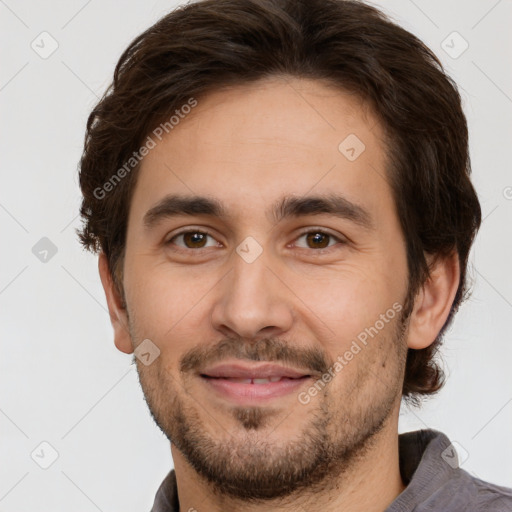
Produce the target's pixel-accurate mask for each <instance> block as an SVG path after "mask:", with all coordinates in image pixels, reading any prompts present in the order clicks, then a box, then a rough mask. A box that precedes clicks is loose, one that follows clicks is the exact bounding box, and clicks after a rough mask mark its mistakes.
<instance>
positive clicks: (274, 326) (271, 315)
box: [211, 251, 294, 342]
mask: <svg viewBox="0 0 512 512" xmlns="http://www.w3.org/2000/svg"><path fill="white" fill-rule="evenodd" d="M264 255H265V251H264V252H263V253H262V254H261V255H260V256H259V257H258V258H257V259H256V260H255V261H253V262H252V263H248V262H246V261H245V260H244V259H243V258H241V257H240V256H239V255H238V254H236V253H234V254H233V260H234V261H233V267H232V269H231V271H230V272H228V273H227V275H226V276H225V277H224V279H222V280H221V281H220V282H219V283H218V284H217V286H216V291H217V294H218V295H217V296H216V299H215V303H214V306H213V309H212V313H211V321H212V325H213V327H214V329H216V330H217V331H219V332H221V333H222V334H223V335H224V336H227V337H240V338H242V339H246V340H248V341H249V340H250V341H253V342H257V341H259V340H260V339H262V338H266V337H277V336H281V335H282V334H283V333H285V332H286V331H288V330H289V329H290V328H291V326H292V323H293V318H294V309H293V293H292V292H291V290H290V289H289V288H288V286H286V284H285V283H284V282H283V280H282V278H280V277H278V271H274V270H272V268H271V266H270V262H269V261H268V259H267V258H266V257H265V256H264ZM276 270H277V269H276Z"/></svg>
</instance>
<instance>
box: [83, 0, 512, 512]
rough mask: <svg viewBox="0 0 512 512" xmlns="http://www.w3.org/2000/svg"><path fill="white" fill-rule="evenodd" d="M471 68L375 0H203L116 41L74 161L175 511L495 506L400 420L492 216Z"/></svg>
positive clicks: (430, 387) (500, 498)
mask: <svg viewBox="0 0 512 512" xmlns="http://www.w3.org/2000/svg"><path fill="white" fill-rule="evenodd" d="M469 173H470V162H469V157H468V141H467V126H466V120H465V117H464V114H463V112H462V108H461V104H460V97H459V95H458V92H457V89H456V86H455V85H454V84H453V82H452V81H451V80H450V79H449V78H448V77H447V76H446V75H445V74H444V72H443V70H442V68H441V65H440V63H439V62H438V60H437V59H436V57H435V56H434V55H433V54H432V53H431V52H430V51H429V50H428V49H427V48H426V47H425V46H424V45H423V44H422V43H421V42H420V41H419V40H418V39H416V38H415V37H414V36H413V35H411V34H410V33H408V32H406V31H405V30H403V29H402V28H400V27H398V26H396V25H395V24H393V23H391V22H390V21H389V20H387V19H386V18H385V17H384V16H383V15H382V14H381V13H380V12H379V11H377V10H375V9H374V8H372V7H370V6H367V5H365V4H363V3H360V2H352V1H343V0H322V1H320V0H266V1H263V0H259V1H256V0H206V1H201V2H196V3H190V4H187V5H185V6H182V7H181V8H179V9H177V10H176V11H174V12H172V13H170V14H169V15H167V16H165V17H164V18H163V19H161V20H160V21H159V22H158V23H156V24H155V25H154V26H153V27H151V28H150V29H148V30H147V31H146V32H145V33H144V34H142V35H141V36H139V37H138V38H137V39H136V40H135V41H134V42H133V43H132V44H131V45H130V46H129V48H128V49H127V50H126V51H125V53H124V54H123V55H122V57H121V59H120V61H119V63H118V65H117V67H116V71H115V75H114V82H113V85H112V87H111V88H110V89H109V91H107V94H106V95H105V96H104V98H103V99H102V100H101V101H100V102H99V104H98V105H97V106H96V108H95V109H94V110H93V112H92V114H91V116H90V118H89V121H88V125H87V136H86V143H85V148H84V154H83V157H82V160H81V168H80V185H81V188H82V192H83V196H84V199H83V204H82V208H81V213H82V216H83V220H84V226H83V229H82V231H81V233H80V237H81V241H82V243H83V244H84V245H85V246H86V247H87V248H89V249H93V250H97V251H99V252H100V255H99V271H100V275H101V280H102V283H103V287H104V289H105V293H106V297H107V302H108V307H109V311H110V316H111V320H112V324H113V327H114V335H115V344H116V346H117V348H118V349H119V350H121V351H122V352H125V353H128V354H129V353H134V359H135V361H136V363H137V369H138V372H139V377H140V382H141V386H142V388H143V391H144V394H145V398H146V401H147V403H148V406H149V409H150V411H151V414H152V416H153V418H154V420H155V422H156V423H157V425H158V426H159V427H160V428H161V429H162V431H163V432H164V433H165V435H166V436H167V437H168V439H169V441H170V442H171V451H172V456H173V460H174V464H175V469H174V470H172V471H171V472H170V473H169V474H168V475H167V477H166V478H165V480H164V482H163V483H162V485H161V486H160V488H159V490H158V492H157V496H156V498H155V503H154V506H153V511H154V512H163V511H177V510H181V511H199V512H201V511H203V510H204V511H223V512H226V511H235V510H244V511H254V512H256V511H263V510H264V511H291V510H293V511H306V510H307V511H323V512H328V511H334V510H345V511H363V510H364V511H383V510H387V511H389V512H391V511H393V512H398V511H412V510H414V511H427V510H429V511H432V510H439V511H443V512H449V511H457V512H460V511H469V510H486V511H504V510H512V490H511V489H507V488H504V487H498V486H495V485H493V484H490V483H487V482H484V481H481V480H478V479H476V478H474V477H472V476H470V475H469V474H468V473H467V472H466V471H464V470H462V469H460V468H459V467H458V465H457V461H456V458H457V456H456V454H455V451H454V448H453V446H452V445H451V444H450V441H449V440H448V438H447V437H446V436H445V435H444V434H442V433H441V432H437V431H434V430H422V431H418V432H409V433H407V434H402V435H401V436H399V435H398V416H399V410H400V404H401V400H402V398H403V399H405V400H407V401H409V402H411V403H413V404H419V403H420V400H421V398H422V397H424V396H429V395H432V394H434V393H435V392H437V391H438V390H439V389H440V388H441V387H442V384H443V374H442V372H441V370H440V368H439V367H438V366H437V365H436V363H435V361H434V359H433V358H434V355H435V353H436V351H437V350H438V348H439V345H440V343H441V339H442V335H443V333H444V332H445V330H446V328H447V327H448V325H449V324H450V322H451V320H452V318H453V315H454V313H455V312H456V310H457V308H458V306H459V305H460V303H461V301H462V298H463V296H464V293H465V291H466V286H465V279H466V266H467V260H468V253H469V250H470V247H471V244H472V242H473V239H474V236H475V234H476V231H477V229H478V227H479V225H480V221H481V212H480V206H479V202H478V199H477V196H476V193H475V191H474V189H473V186H472V184H471V182H470V179H469Z"/></svg>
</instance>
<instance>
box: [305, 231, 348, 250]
mask: <svg viewBox="0 0 512 512" xmlns="http://www.w3.org/2000/svg"><path fill="white" fill-rule="evenodd" d="M301 238H305V242H306V246H305V247H304V245H298V247H301V248H306V249H326V248H328V247H331V246H332V245H336V242H342V240H340V239H339V238H337V237H335V236H334V235H331V234H330V233H324V232H323V231H317V230H315V231H306V232H305V233H302V235H300V236H299V238H298V239H297V240H300V239H301Z"/></svg>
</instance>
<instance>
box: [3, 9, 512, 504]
mask: <svg viewBox="0 0 512 512" xmlns="http://www.w3.org/2000/svg"><path fill="white" fill-rule="evenodd" d="M375 4H376V5H379V6H380V7H381V8H383V9H384V10H385V11H386V12H388V13H389V14H390V15H391V16H392V17H393V18H394V19H395V20H396V21H398V22H399V23H400V24H401V25H403V26H404V27H405V28H407V29H408V30H410V31H412V32H413V33H415V34H416V35H418V36H419V37H420V38H421V39H422V40H424V41H425V42H426V43H427V44H428V45H429V46H430V47H431V48H432V49H434V51H435V52H436V53H437V55H439V56H440V58H441V59H442V61H443V63H444V64H445V65H446V68H447V70H448V72H449V73H450V74H451V76H453V77H454V78H455V80H456V81H457V82H458V84H459V85H460V88H461V93H462V96H463V100H464V106H465V111H466V114H467V117H468V122H469V126H470V142H471V148H472V149H471V156H472V164H473V169H474V178H473V179H474V183H475V185H476V188H477V191H478V194H479V197H480V199H481V203H482V208H483V215H484V222H483V225H482V229H481V232H480V233H479V235H478V238H477V241H476V245H475V247H474V250H473V252H472V255H471V261H472V265H473V269H472V271H471V275H472V276H473V278H474V281H475V284H474V292H473V297H472V299H471V300H470V301H469V302H468V303H467V304H466V305H465V306H463V308H462V309H461V311H460V313H459V314H458V317H457V319H456V322H455V325H454V327H453V328H452V330H451V331H450V332H449V334H448V336H447V339H446V341H445V345H444V349H443V354H444V361H445V366H446V369H447V372H448V374H449V379H448V383H447V385H446V387H445V388H444V390H443V391H442V392H441V394H440V395H439V396H438V397H437V398H435V399H433V400H431V401H430V402H428V403H427V404H426V405H425V406H424V407H423V408H422V409H420V410H415V411H407V410H404V411H403V414H402V416H401V420H400V431H401V432H403V431H407V430H412V429H417V428H427V427H432V428H436V429H439V430H442V431H444V432H445V433H446V434H447V435H448V436H449V437H450V438H451V439H452V440H455V441H457V442H458V443H459V444H460V446H459V447H458V450H462V453H463V454H464V453H465V452H467V453H468V454H469V457H468V458H467V460H465V461H464V462H463V465H462V467H463V468H465V469H466V470H468V471H469V472H470V473H473V474H475V475H477V476H479V477H480V478H483V479H485V480H490V481H493V482H495V483H498V484H502V485H507V486H512V435H511V426H512V377H511V370H510V366H511V362H512V336H511V335H510V320H511V318H512V276H511V273H510V262H511V261H512V242H511V236H510V235H511V228H510V226H511V223H512V200H511V199H512V188H510V187H512V174H511V172H510V162H509V160H510V157H509V152H510V145H511V142H512V138H511V131H512V129H511V127H512V123H511V120H512V119H511V118H512V100H511V97H512V71H511V66H510V62H512V55H511V54H512V48H511V47H512V45H511V29H510V27H511V21H512V3H511V1H510V0H501V1H496V0H493V1H477V0H472V1H467V0H457V1H450V2H449V3H448V2H446V1H444V0H429V1H427V0H415V1H414V2H413V1H411V0H401V1H399V0H393V1H386V2H383V1H381V2H375ZM174 5H176V4H175V3H173V2H164V1H158V2H142V1H139V2H136V1H133V0H131V1H125V2H114V1H113V0H108V1H103V2H99V1H98V0H89V1H88V2H87V1H83V0H79V1H68V2H64V1H58V0H50V1H47V2H22V1H21V0H5V1H4V0H0V16H1V21H0V27H1V34H2V36H1V37H2V45H1V50H0V51H1V63H2V64H1V68H0V105H1V114H0V116H1V117H0V119H1V126H2V137H1V141H0V144H1V147H0V155H1V163H0V172H1V177H2V178H1V179H2V181H1V183H2V186H1V188H0V225H1V234H2V236H1V244H2V245H1V247H2V251H1V256H2V259H1V261H2V264H1V266H0V269H1V270H0V272H1V273H0V308H1V320H0V321H1V323H0V333H1V349H0V350H1V355H2V357H1V366H0V381H1V390H2V393H1V396H0V432H1V445H0V446H1V447H0V511H7V510H8V511H10V512H15V511H24V512H28V511H33V510H38V511H39V512H45V511H52V512H57V511H69V510H74V511H77V512H78V511H84V512H92V511H95V510H96V511H97V510H100V511H105V512H106V511H123V512H130V511H134V512H135V511H141V510H149V508H150V506H151V504H152V500H153V497H154V493H155V491H156V489H157V487H158V485H159V484H160V482H161V480H162V479H163V477H164V476H165V474H166V473H167V471H168V470H169V468H170V467H171V465H172V460H171V456H170V449H169V445H168V442H167V440H166V439H165V437H164V436H163V434H161V433H160V431H159V430H158V429H157V427H156V426H155V425H154V424H153V422H152V420H151V417H150V415H149V412H148V411H147V408H146V404H145V402H144V401H143V396H142V392H141V390H140V387H139V384H138V380H137V376H136V371H135V367H134V365H132V364H131V356H127V355H125V354H122V353H120V352H118V351H117V350H116V349H115V347H114V344H113V341H112V331H111V326H110V323H109V318H108V314H107V313H106V303H105V299H104V296H103V290H102V288H101V284H100V280H99V276H98V273H97V258H96V256H93V255H91V254H89V253H85V252H82V249H81V247H80V246H79V244H78V242H77V239H76V236H75V232H74V230H75V228H76V227H78V226H79V219H78V217H77V212H78V206H79V201H80V193H79V189H78V185H77V175H76V166H77V162H78V159H79V157H80V154H81V149H82V142H83V136H84V127H85V121H86V117H87V115H88V113H89V111H90V110H91V108H92V107H93V105H94V104H95V102H96V101H97V99H98V97H99V96H100V95H101V94H102V93H103V91H104V90H105V88H106V86H107V85H108V83H109V82H110V79H111V76H112V72H113V69H114V65H115V63H116V62H117V59H118V58H119V56H120V54H121V52H122V51H123V50H124V48H125V47H126V46H127V45H128V43H129V42H130V41H131V40H132V39H133V38H134V37H135V36H136V35H138V34H139V33H140V32H141V31H143V30H144V29H145V28H147V27H148V26H149V25H151V24H152V23H153V22H155V21H156V20H157V19H158V18H159V17H161V16H162V15H163V14H165V13H166V12H168V11H169V10H171V9H172V8H173V6H174ZM43 31H47V32H48V33H50V34H51V37H52V38H54V39H55V40H56V41H57V42H58V45H59V46H58V48H57V50H56V51H55V52H54V53H53V54H52V55H51V56H49V57H48V58H47V59H43V58H41V57H40V56H39V55H38V54H37V53H36V52H35V51H34V50H33V49H32V48H31V43H32V41H34V40H35V43H34V44H38V45H39V47H40V48H41V47H42V46H43V44H44V48H45V49H46V51H47V50H48V49H49V48H51V47H50V44H51V41H50V39H48V36H39V34H41V32H43ZM453 31H457V32H458V33H459V34H460V35H461V36H462V37H463V38H464V40H466V41H467V42H468V43H469V48H468V49H467V50H466V51H465V52H464V53H462V54H461V55H460V56H459V57H458V58H452V57H450V56H449V55H448V54H447V53H446V52H445V51H444V50H443V48H442V47H441V44H442V42H443V41H445V40H446V43H444V44H445V45H446V44H448V45H449V46H453V48H452V50H451V51H452V52H458V51H460V49H461V48H462V46H461V44H462V41H461V40H460V39H457V36H455V39H454V38H453V37H454V36H450V38H449V39H446V38H447V36H449V35H450V34H451V33H452V32H453ZM42 37H46V38H47V39H45V40H44V41H43V42H41V38H42ZM40 51H42V48H41V50H40ZM42 237H47V238H49V239H50V240H51V241H52V243H53V244H55V246H56V248H57V251H58V252H57V253H56V254H55V255H54V256H53V257H50V256H51V253H50V254H49V255H48V257H47V259H48V261H46V262H42V261H40V260H39V259H38V258H37V257H36V256H35V255H34V254H33V252H32V248H33V246H34V245H35V244H36V243H37V242H38V241H39V240H40V239H41V238H42ZM43 441H46V442H48V443H50V444H51V445H52V446H53V447H54V449H55V450H56V451H57V452H58V455H59V457H58V459H57V460H56V461H55V462H54V463H53V465H51V466H50V467H49V468H48V469H46V470H45V469H42V468H41V467H39V465H38V464H36V462H34V460H33V459H32V458H31V453H32V452H33V451H34V450H36V452H35V455H34V458H35V459H36V460H38V461H39V462H40V463H44V462H47V463H48V462H50V459H49V457H51V450H50V449H48V448H45V447H44V446H43V447H40V443H41V442H43ZM461 447H462V448H461Z"/></svg>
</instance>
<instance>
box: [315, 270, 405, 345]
mask: <svg viewBox="0 0 512 512" xmlns="http://www.w3.org/2000/svg"><path fill="white" fill-rule="evenodd" d="M399 277H400V276H399V275H398V274H397V278H396V279H394V280H393V279H390V278H389V276H387V275H385V274H383V273H382V271H381V270H380V268H379V267H378V266H373V267H372V268H361V267H355V266H354V267H352V268H344V269H340V270H339V271H338V272H333V273H332V275H331V276H330V277H329V278H326V279H320V280H317V281H316V283H315V286H314V287H311V286H308V293H307V295H306V297H307V301H306V303H307V304H308V305H310V307H311V309H312V311H314V312H315V314H316V315H317V317H318V321H321V322H324V323H325V324H326V325H327V326H328V327H329V328H330V330H331V331H332V332H331V335H332V336H331V340H330V342H329V343H330V344H329V347H326V348H328V349H329V352H332V350H339V349H343V348H344V346H345V345H346V344H347V343H348V344H350V343H351V341H352V340H353V339H356V338H357V336H358V335H359V334H360V333H364V332H365V329H369V328H371V327H373V326H375V324H376V323H378V325H377V327H380V328H382V325H381V324H382V322H383V321H384V322H385V327H384V328H383V329H380V330H386V331H387V330H388V324H389V323H391V321H390V320H391V319H392V318H394V317H396V314H397V312H396V309H397V308H400V306H401V301H402V300H403V297H404V293H405V287H404V285H403V283H402V281H401V279H399ZM394 304H395V308H394V309H393V305H394ZM381 315H384V317H385V318H384V320H382V319H381Z"/></svg>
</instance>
